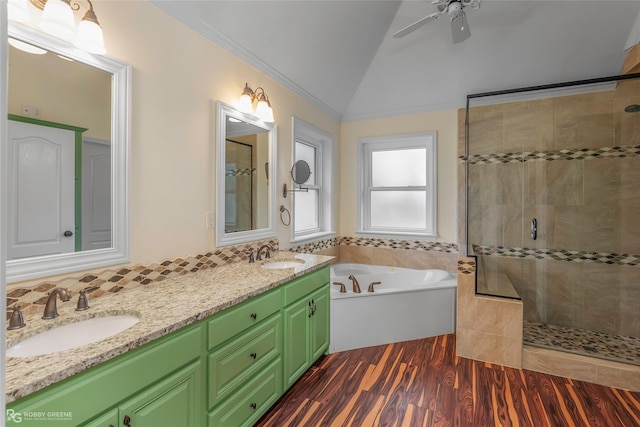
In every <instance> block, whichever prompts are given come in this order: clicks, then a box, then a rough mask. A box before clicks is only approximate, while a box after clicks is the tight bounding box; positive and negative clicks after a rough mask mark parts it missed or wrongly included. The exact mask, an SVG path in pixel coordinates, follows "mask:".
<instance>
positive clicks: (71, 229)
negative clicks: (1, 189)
mask: <svg viewBox="0 0 640 427" xmlns="http://www.w3.org/2000/svg"><path fill="white" fill-rule="evenodd" d="M8 124H9V129H8V131H9V138H8V141H9V144H8V156H7V157H8V159H9V163H8V175H9V179H8V184H9V185H8V187H9V214H8V221H9V230H8V231H9V233H8V234H9V239H8V245H7V259H16V258H27V257H33V256H40V255H50V254H57V253H66V252H73V251H74V250H75V247H76V238H75V237H73V236H74V234H75V235H76V236H77V230H76V224H75V174H74V165H75V156H76V153H75V148H76V134H77V133H80V132H81V130H79V131H78V132H74V131H73V130H69V129H59V128H55V127H50V126H41V125H37V124H32V123H23V122H18V121H14V120H9V122H8Z"/></svg>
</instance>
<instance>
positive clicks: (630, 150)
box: [458, 145, 640, 165]
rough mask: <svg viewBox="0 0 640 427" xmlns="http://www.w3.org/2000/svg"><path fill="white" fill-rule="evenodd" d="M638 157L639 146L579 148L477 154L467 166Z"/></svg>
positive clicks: (462, 157) (461, 161)
mask: <svg viewBox="0 0 640 427" xmlns="http://www.w3.org/2000/svg"><path fill="white" fill-rule="evenodd" d="M638 156H640V145H636V146H630V145H629V146H621V147H603V148H598V149H593V148H580V149H573V150H555V151H531V152H523V153H498V154H478V155H472V156H469V164H470V165H481V164H491V163H496V164H500V163H521V162H528V161H537V160H547V161H550V160H587V159H602V158H612V157H618V158H620V157H638ZM458 160H459V162H460V163H464V160H465V156H459V157H458Z"/></svg>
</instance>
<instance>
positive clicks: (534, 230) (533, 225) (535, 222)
mask: <svg viewBox="0 0 640 427" xmlns="http://www.w3.org/2000/svg"><path fill="white" fill-rule="evenodd" d="M531 238H532V239H533V240H536V239H537V238H538V220H537V219H535V218H533V219H532V220H531Z"/></svg>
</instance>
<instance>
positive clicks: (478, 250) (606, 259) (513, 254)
mask: <svg viewBox="0 0 640 427" xmlns="http://www.w3.org/2000/svg"><path fill="white" fill-rule="evenodd" d="M473 252H474V254H475V255H488V256H503V257H510V258H522V259H553V260H556V261H571V262H594V263H599V264H616V265H628V266H632V267H636V266H640V255H631V254H616V253H610V252H585V251H567V250H564V249H530V248H508V247H504V246H480V245H473Z"/></svg>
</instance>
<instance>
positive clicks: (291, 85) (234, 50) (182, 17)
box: [151, 0, 342, 120]
mask: <svg viewBox="0 0 640 427" xmlns="http://www.w3.org/2000/svg"><path fill="white" fill-rule="evenodd" d="M151 3H152V4H154V5H155V6H156V7H158V8H159V9H161V10H163V11H164V12H166V13H167V14H169V15H170V16H171V17H173V18H174V19H176V20H178V21H180V22H182V23H183V24H185V25H186V26H187V27H189V28H191V29H192V30H194V31H196V32H198V33H200V34H201V35H203V36H205V37H206V38H207V39H209V40H211V41H212V42H214V43H216V44H217V45H219V46H220V47H222V48H223V49H225V50H226V51H228V52H229V53H231V54H232V55H234V56H236V57H237V58H239V59H240V60H242V61H244V62H246V63H247V64H249V65H251V66H252V67H254V68H255V69H257V70H258V71H260V72H261V73H263V74H264V75H266V76H267V77H269V78H271V79H273V80H274V81H276V82H278V83H280V84H281V85H282V86H284V87H285V88H287V89H289V90H290V91H292V92H294V93H295V94H296V95H298V96H300V97H301V98H303V99H305V100H307V101H309V102H310V103H311V104H313V105H314V106H316V107H318V108H319V109H320V110H322V111H323V112H324V113H326V114H328V115H329V116H331V117H333V118H335V119H338V120H339V119H340V118H341V116H342V114H341V113H339V112H338V111H336V110H334V109H333V108H331V107H330V106H328V105H327V104H325V103H324V102H322V101H321V100H319V99H318V98H316V97H315V96H314V95H312V94H311V93H309V92H307V91H306V90H305V89H303V88H302V87H301V86H299V85H298V84H297V83H295V82H294V81H292V80H290V79H289V78H288V77H287V76H285V75H284V74H282V73H280V72H279V71H278V70H276V69H275V68H273V67H272V66H271V65H269V64H267V63H266V62H265V61H263V60H262V59H260V58H258V57H257V56H256V55H254V54H253V53H252V52H250V51H249V50H248V49H246V48H245V47H244V46H242V45H240V44H238V43H236V42H235V41H233V40H232V39H230V38H229V37H227V36H226V35H224V34H222V33H221V32H220V31H218V30H216V29H215V28H213V27H212V26H211V25H210V24H208V23H207V22H204V21H203V20H202V19H200V18H196V17H193V16H190V14H188V13H184V12H185V6H184V5H181V4H180V3H181V2H167V1H162V0H152V1H151Z"/></svg>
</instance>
